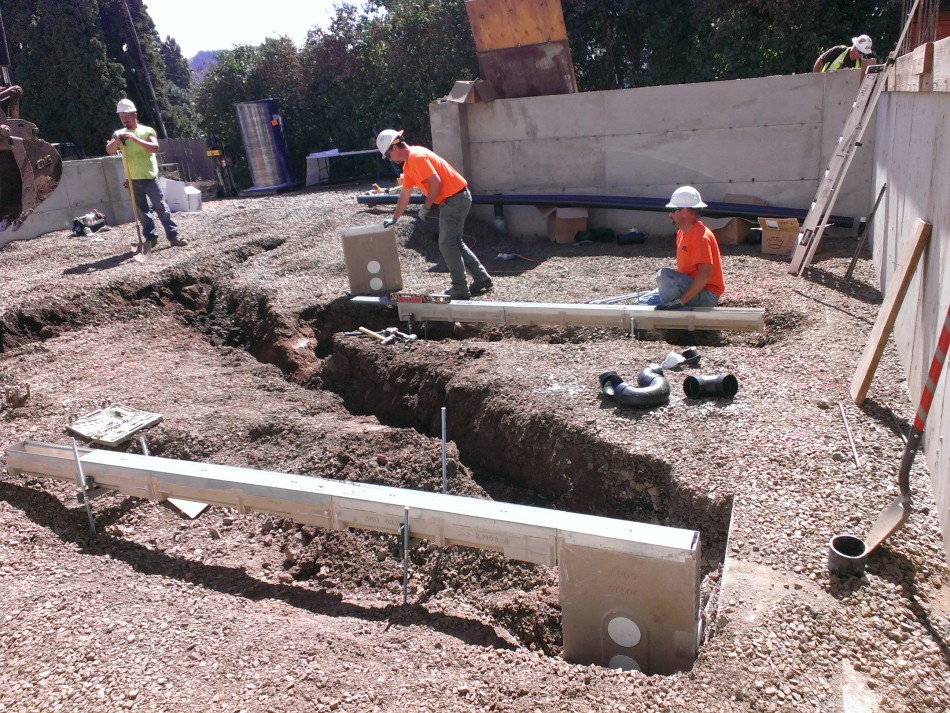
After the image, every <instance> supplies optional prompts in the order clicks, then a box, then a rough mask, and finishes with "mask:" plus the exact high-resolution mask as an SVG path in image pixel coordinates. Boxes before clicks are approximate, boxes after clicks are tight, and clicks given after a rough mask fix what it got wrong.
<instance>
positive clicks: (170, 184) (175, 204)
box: [158, 178, 188, 213]
mask: <svg viewBox="0 0 950 713" xmlns="http://www.w3.org/2000/svg"><path fill="white" fill-rule="evenodd" d="M158 185H159V186H160V187H161V189H162V193H163V194H164V195H165V202H166V203H168V207H169V208H170V209H171V211H172V213H178V212H180V211H183V210H188V198H187V197H186V196H185V183H184V182H183V181H175V180H172V179H170V178H159V179H158Z"/></svg>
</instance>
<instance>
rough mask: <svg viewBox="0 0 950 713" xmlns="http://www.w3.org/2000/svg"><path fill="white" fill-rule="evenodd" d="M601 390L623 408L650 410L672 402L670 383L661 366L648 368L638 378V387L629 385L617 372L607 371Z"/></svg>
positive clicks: (651, 365) (601, 380) (656, 365)
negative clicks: (632, 407) (631, 407)
mask: <svg viewBox="0 0 950 713" xmlns="http://www.w3.org/2000/svg"><path fill="white" fill-rule="evenodd" d="M600 388H601V390H602V391H603V392H604V393H605V394H607V395H608V396H613V397H614V399H615V400H616V401H617V402H618V403H619V404H620V405H621V406H634V407H636V408H649V407H651V406H659V405H660V404H665V403H666V402H667V401H669V400H670V382H669V381H667V380H666V377H664V376H663V367H661V366H660V365H659V364H649V365H648V366H646V367H645V368H644V369H643V370H642V371H641V372H640V374H639V375H638V376H637V386H633V385H632V384H628V383H627V382H626V381H624V380H623V378H622V377H621V376H620V375H618V374H617V372H616V371H605V372H604V373H603V374H601V375H600Z"/></svg>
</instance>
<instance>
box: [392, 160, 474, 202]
mask: <svg viewBox="0 0 950 713" xmlns="http://www.w3.org/2000/svg"><path fill="white" fill-rule="evenodd" d="M432 175H436V176H438V177H439V180H440V181H442V185H441V186H440V187H439V195H437V196H436V197H435V200H434V201H433V203H435V204H436V205H438V204H440V203H442V201H444V200H445V199H446V198H450V197H451V196H454V195H455V194H456V193H458V192H459V191H460V190H462V189H463V188H465V187H466V186H467V185H468V181H466V180H465V179H464V178H462V174H460V173H459V172H458V171H456V170H455V169H454V168H452V166H451V164H449V162H448V161H446V160H445V159H444V158H442V157H441V156H439V155H437V154H434V153H432V152H431V151H429V149H427V148H423V147H422V146H410V147H409V158H407V159H406V160H405V161H404V162H403V164H402V187H403V188H409V189H410V190H411V189H412V188H418V189H419V190H420V191H422V192H423V193H424V194H425V195H426V196H428V195H429V194H428V193H426V191H427V190H428V189H427V188H426V184H425V180H426V179H427V178H429V177H430V176H432Z"/></svg>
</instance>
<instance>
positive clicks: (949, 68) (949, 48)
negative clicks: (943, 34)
mask: <svg viewBox="0 0 950 713" xmlns="http://www.w3.org/2000/svg"><path fill="white" fill-rule="evenodd" d="M931 89H932V90H933V91H935V92H950V37H947V38H944V39H942V40H940V41H939V42H934V50H933V81H932V83H931Z"/></svg>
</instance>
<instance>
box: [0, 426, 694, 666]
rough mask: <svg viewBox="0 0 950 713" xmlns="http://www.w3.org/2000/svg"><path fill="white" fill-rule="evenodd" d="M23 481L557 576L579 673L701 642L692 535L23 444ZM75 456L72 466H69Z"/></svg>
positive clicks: (14, 452) (12, 456) (690, 649)
mask: <svg viewBox="0 0 950 713" xmlns="http://www.w3.org/2000/svg"><path fill="white" fill-rule="evenodd" d="M5 455H6V464H7V469H8V471H9V472H10V473H14V474H17V473H29V474H32V475H36V476H41V477H52V478H56V479H59V480H64V481H67V482H73V483H76V484H77V487H78V484H79V482H80V481H79V478H78V476H79V473H80V465H81V472H82V474H83V476H84V477H85V483H84V487H85V489H87V490H89V489H92V488H101V489H104V490H111V491H118V492H120V493H122V494H123V495H127V496H133V497H139V498H145V499H148V500H165V499H167V498H181V499H184V500H195V501H200V502H207V503H212V504H215V505H221V506H225V507H231V508H235V509H238V510H240V511H242V512H247V511H252V510H254V511H259V512H265V513H271V514H275V515H281V516H284V517H290V518H292V519H293V520H294V521H296V522H298V523H300V524H308V525H315V526H319V527H325V528H332V529H344V528H350V527H352V528H357V529H362V530H370V531H374V532H382V533H388V534H398V533H399V531H400V527H401V526H403V524H404V523H405V522H408V529H409V532H410V533H411V535H412V537H418V538H424V539H428V540H430V541H432V542H434V543H436V544H438V545H461V546H465V547H473V548H478V549H488V550H495V551H498V552H502V553H503V554H504V555H505V556H506V557H510V558H512V559H517V560H522V561H526V562H533V563H538V564H544V565H547V566H552V567H554V566H556V567H558V571H559V576H560V586H559V590H560V603H561V610H562V632H563V641H564V648H563V652H564V657H565V658H566V659H567V660H569V661H572V662H575V663H579V664H585V665H586V664H597V665H602V666H610V667H614V668H623V669H639V670H642V671H643V672H645V673H648V674H671V673H675V672H678V671H684V670H688V669H690V668H691V667H692V665H693V662H694V661H695V658H696V654H697V649H698V644H699V641H700V638H701V631H700V630H699V622H700V577H701V556H700V537H699V532H697V531H694V530H687V529H679V528H671V527H662V526H659V525H649V524H642V523H636V522H629V521H625V520H615V519H610V518H603V517H595V516H591V515H581V514H576V513H569V512H563V511H553V510H545V509H541V508H534V507H528V506H523V505H511V504H507V503H501V502H495V501H491V500H478V499H474V498H467V497H460V496H454V495H444V494H440V493H428V492H421V491H415V490H403V489H399V488H390V487H384V486H379V485H365V484H355V483H351V482H340V481H332V480H325V479H320V478H312V477H308V476H300V475H292V474H286V473H278V472H270V471H260V470H252V469H247V468H235V467H230V466H219V465H212V464H206V463H195V462H190V461H180V460H172V459H167V458H156V457H149V456H143V455H136V454H129V453H119V452H113V451H103V450H95V449H78V450H77V451H76V452H75V453H74V451H73V449H72V448H70V447H69V446H65V445H57V444H50V443H40V442H35V441H24V442H22V443H19V444H16V445H13V446H10V447H8V448H7V449H6V451H5ZM77 456H78V462H77Z"/></svg>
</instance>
